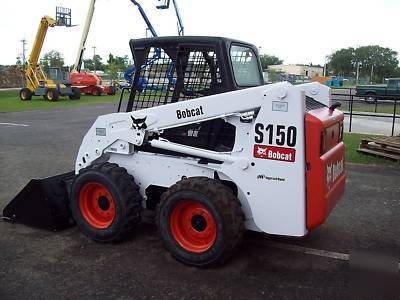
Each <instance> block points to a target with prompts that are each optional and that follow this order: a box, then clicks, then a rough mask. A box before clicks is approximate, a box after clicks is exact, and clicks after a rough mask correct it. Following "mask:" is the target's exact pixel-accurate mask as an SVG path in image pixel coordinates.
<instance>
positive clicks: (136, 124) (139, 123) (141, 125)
mask: <svg viewBox="0 0 400 300" xmlns="http://www.w3.org/2000/svg"><path fill="white" fill-rule="evenodd" d="M131 119H132V128H133V129H136V130H141V129H146V128H147V125H146V119H147V117H144V118H141V119H135V118H134V117H132V116H131Z"/></svg>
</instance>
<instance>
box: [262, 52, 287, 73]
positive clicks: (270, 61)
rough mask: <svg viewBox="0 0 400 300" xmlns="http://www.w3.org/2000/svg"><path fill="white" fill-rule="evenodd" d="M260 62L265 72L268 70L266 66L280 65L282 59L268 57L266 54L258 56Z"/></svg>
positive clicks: (273, 56)
mask: <svg viewBox="0 0 400 300" xmlns="http://www.w3.org/2000/svg"><path fill="white" fill-rule="evenodd" d="M260 61H261V66H262V68H263V70H266V69H267V68H268V66H271V65H281V64H282V63H283V60H282V59H279V58H278V57H276V56H275V55H268V54H262V55H260Z"/></svg>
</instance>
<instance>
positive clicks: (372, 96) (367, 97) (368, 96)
mask: <svg viewBox="0 0 400 300" xmlns="http://www.w3.org/2000/svg"><path fill="white" fill-rule="evenodd" d="M365 101H366V102H367V103H369V104H375V103H376V102H377V101H378V100H377V98H376V95H375V94H372V93H369V94H366V95H365Z"/></svg>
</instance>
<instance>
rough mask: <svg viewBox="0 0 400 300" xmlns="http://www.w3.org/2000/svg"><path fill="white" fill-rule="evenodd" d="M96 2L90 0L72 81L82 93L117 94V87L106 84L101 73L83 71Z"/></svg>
mask: <svg viewBox="0 0 400 300" xmlns="http://www.w3.org/2000/svg"><path fill="white" fill-rule="evenodd" d="M95 3H96V0H90V4H89V9H88V13H87V16H86V22H85V27H84V28H83V32H82V38H81V42H80V43H79V49H78V54H77V56H76V60H75V64H74V68H73V69H72V71H71V74H70V81H71V84H72V86H73V87H77V88H79V89H80V91H81V94H88V95H93V96H100V95H102V94H107V95H115V88H114V87H113V86H104V85H103V80H102V79H101V77H100V76H99V75H97V74H96V73H92V72H81V66H82V59H83V53H84V51H85V43H86V39H87V36H88V34H89V29H90V25H91V23H92V18H93V13H94V7H95Z"/></svg>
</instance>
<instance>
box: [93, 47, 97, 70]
mask: <svg viewBox="0 0 400 300" xmlns="http://www.w3.org/2000/svg"><path fill="white" fill-rule="evenodd" d="M96 48H97V47H96V46H93V47H92V49H93V65H94V72H95V73H96Z"/></svg>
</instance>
